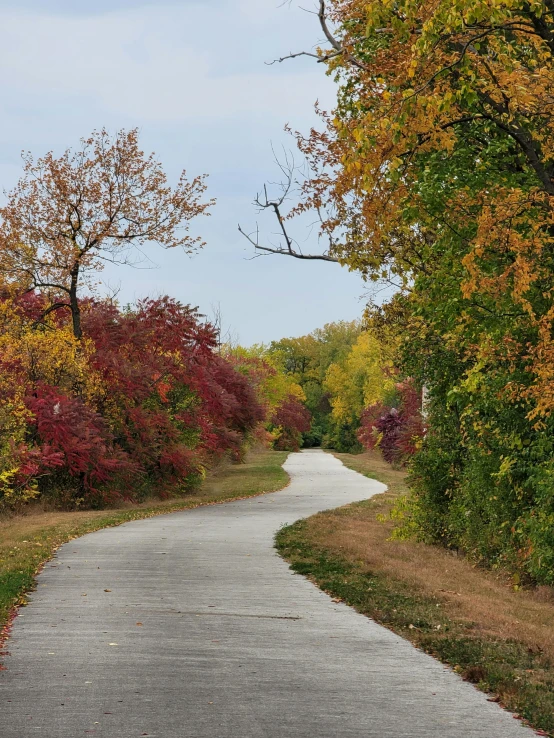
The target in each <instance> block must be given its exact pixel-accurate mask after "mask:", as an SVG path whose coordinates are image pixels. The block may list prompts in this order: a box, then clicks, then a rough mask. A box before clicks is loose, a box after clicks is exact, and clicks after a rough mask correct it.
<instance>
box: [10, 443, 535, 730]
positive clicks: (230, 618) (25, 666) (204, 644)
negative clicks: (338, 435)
mask: <svg viewBox="0 0 554 738" xmlns="http://www.w3.org/2000/svg"><path fill="white" fill-rule="evenodd" d="M286 469H287V471H288V472H289V473H290V475H291V477H292V483H291V484H290V486H289V487H288V488H287V489H286V490H284V491H282V492H277V493H275V494H271V495H267V496H264V497H261V498H254V499H251V500H243V501H240V502H235V503H230V504H227V505H219V506H215V507H205V508H197V509H195V510H192V511H188V512H182V513H174V514H172V515H166V516H163V517H157V518H152V519H149V520H143V521H136V522H132V523H127V524H125V525H123V526H121V527H119V528H111V529H107V530H102V531H98V532H97V533H92V534H90V535H87V536H84V537H83V538H80V539H78V540H76V541H73V542H71V543H68V544H67V545H65V546H63V547H62V548H61V549H60V550H59V552H58V555H57V557H56V558H55V559H54V561H52V562H51V564H49V565H47V567H46V568H45V570H44V572H43V573H42V574H41V575H40V577H39V586H38V589H37V591H36V592H35V593H34V594H33V595H32V598H31V600H32V601H31V604H30V606H29V607H27V608H25V609H24V610H22V616H21V617H18V618H17V619H16V622H15V625H14V629H13V636H12V638H11V640H10V642H9V650H10V652H11V656H10V657H9V658H8V659H7V660H6V665H7V667H8V670H7V671H4V672H0V736H1V738H30V737H31V736H40V738H80V737H81V736H93V737H94V738H97V737H101V738H140V737H141V736H150V737H151V738H153V737H154V736H155V737H156V738H408V737H409V738H477V737H479V738H525V736H528V737H529V736H531V735H534V734H533V733H532V731H530V730H528V729H525V728H524V727H523V726H522V725H521V724H520V723H519V722H518V721H516V720H514V719H513V718H512V717H511V715H509V714H508V713H505V712H503V711H502V710H501V709H500V708H499V707H498V706H497V705H495V704H493V703H490V702H487V700H486V697H485V695H483V694H481V693H479V692H477V691H476V690H475V689H474V688H473V687H472V686H471V685H469V684H467V683H465V682H463V681H462V680H461V679H459V678H458V677H457V676H456V675H455V674H453V673H451V672H449V671H448V670H447V669H445V668H444V667H443V666H441V665H440V664H439V663H438V662H436V661H434V660H433V659H431V658H430V657H428V656H426V655H425V654H423V653H421V652H419V651H417V650H416V649H415V648H413V647H412V646H411V645H410V644H409V643H407V642H406V641H404V640H402V639H401V638H399V637H398V636H396V635H394V634H393V633H391V632H390V631H388V630H386V629H384V628H382V627H380V626H378V625H376V624H375V623H373V622H372V621H371V620H368V619H367V618H365V617H363V616H362V615H358V614H357V613H355V612H354V611H353V610H351V609H350V608H348V607H346V606H345V605H342V604H336V603H333V602H332V600H331V599H330V598H329V597H328V596H327V595H325V594H323V593H322V592H320V591H319V590H318V589H317V588H316V587H314V586H313V585H312V584H310V582H308V581H307V580H306V579H304V578H303V577H300V576H297V575H294V574H292V573H291V572H290V571H289V569H288V567H287V565H286V564H285V563H284V562H283V561H282V560H281V559H280V558H279V557H278V556H277V555H276V553H275V552H274V550H273V548H272V539H273V535H274V533H275V531H276V530H277V529H278V528H279V527H280V526H281V525H282V524H283V523H291V522H293V521H294V520H297V519H298V518H302V517H306V516H308V515H310V514H312V513H314V512H316V511H318V510H324V509H328V508H331V507H337V506H339V505H344V504H346V503H348V502H352V501H355V500H360V499H364V498H368V497H370V496H371V495H373V494H376V493H378V492H381V491H382V490H383V489H384V488H383V485H381V484H379V483H378V482H373V481H370V480H368V479H366V478H365V477H362V476H361V475H359V474H356V472H353V471H350V470H348V469H346V468H345V467H343V466H342V464H341V463H340V462H339V461H337V460H336V459H335V458H333V457H332V456H329V455H326V454H324V453H322V452H320V451H310V452H304V453H302V454H292V455H291V456H290V457H289V460H288V461H287V464H286ZM106 590H108V591H106Z"/></svg>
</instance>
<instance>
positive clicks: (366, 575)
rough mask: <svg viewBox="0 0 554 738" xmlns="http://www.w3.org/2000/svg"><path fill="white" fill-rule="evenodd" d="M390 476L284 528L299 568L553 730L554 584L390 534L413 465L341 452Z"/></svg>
mask: <svg viewBox="0 0 554 738" xmlns="http://www.w3.org/2000/svg"><path fill="white" fill-rule="evenodd" d="M336 456H337V458H339V459H340V460H341V461H342V462H343V463H344V464H345V465H346V466H348V467H349V468H351V469H354V470H355V471H358V472H360V473H362V474H365V475H367V476H368V477H371V478H373V479H378V480H379V481H381V482H383V483H385V484H387V485H388V491H387V492H386V493H385V494H383V495H378V496H376V497H375V498H374V499H372V500H369V501H365V502H361V503H357V504H353V505H349V506H347V507H343V508H339V509H337V510H330V511H327V512H323V513H319V514H317V515H314V516H312V517H310V518H308V519H307V520H303V521H299V522H298V523H295V524H293V525H291V526H288V527H286V528H283V529H282V530H281V531H280V532H279V534H278V536H277V547H278V550H279V552H280V553H281V555H282V556H284V558H285V559H286V560H287V561H288V562H289V563H290V565H291V567H292V568H293V569H294V571H296V572H298V573H300V574H303V575H305V576H307V577H309V578H310V579H311V580H312V581H313V582H314V583H315V584H317V585H318V586H319V587H321V588H322V589H323V590H324V591H326V592H328V593H329V594H330V595H332V597H334V598H337V599H339V600H341V601H344V602H345V603H347V604H348V605H351V606H352V607H354V608H355V609H356V610H358V611H359V612H361V613H363V614H364V615H367V616H368V617H371V618H373V619H374V620H375V621H377V622H378V623H381V624H382V625H384V626H385V627H387V628H389V629H391V630H393V631H395V632H396V633H398V634H399V635H401V636H403V637H404V638H407V639H408V640H410V641H411V642H412V643H414V644H415V645H416V646H417V647H419V648H421V649H423V650H424V651H426V652H427V653H429V654H431V655H432V656H434V657H435V658H437V659H439V660H440V661H442V662H444V663H446V664H449V665H450V666H451V667H452V668H453V669H454V670H455V671H456V672H457V673H459V674H460V675H461V676H462V677H463V678H464V679H466V680H468V681H470V682H472V683H474V684H475V685H476V686H477V687H478V688H479V689H481V690H483V691H485V692H488V693H490V695H491V697H490V699H493V700H494V701H497V702H499V703H500V704H501V705H503V706H504V707H506V708H507V709H509V710H511V711H512V712H514V713H515V714H516V715H519V716H520V717H521V718H522V719H524V720H526V721H528V722H529V723H530V724H531V725H532V726H533V727H534V728H535V729H537V730H542V731H544V732H543V733H542V734H543V735H549V736H554V630H553V628H552V623H553V622H554V590H552V589H551V588H550V587H537V588H533V589H525V588H521V587H519V586H517V585H515V586H514V580H513V579H512V578H510V577H509V575H507V574H506V573H505V572H499V573H493V572H490V571H487V570H484V569H482V568H479V567H477V566H474V565H472V564H471V563H470V562H469V561H468V560H467V559H466V558H465V557H463V556H458V555H456V554H455V553H454V552H449V551H447V550H445V549H444V548H443V547H441V546H435V545H427V544H424V543H419V542H416V541H413V540H407V541H406V540H396V539H394V538H392V539H391V536H392V535H393V532H394V527H395V523H394V521H393V520H391V519H390V513H391V511H392V510H393V509H394V505H395V503H396V502H397V501H398V499H399V498H402V497H403V496H405V495H406V493H407V491H408V490H407V486H406V474H405V472H403V471H399V470H394V469H392V468H391V467H390V466H389V464H387V463H386V462H384V461H383V460H382V458H381V456H380V454H378V453H377V452H369V453H364V454H360V455H350V454H336Z"/></svg>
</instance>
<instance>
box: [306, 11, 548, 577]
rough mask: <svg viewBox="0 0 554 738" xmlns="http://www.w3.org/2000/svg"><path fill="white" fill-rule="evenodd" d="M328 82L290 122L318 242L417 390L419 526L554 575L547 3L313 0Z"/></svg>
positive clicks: (536, 573)
mask: <svg viewBox="0 0 554 738" xmlns="http://www.w3.org/2000/svg"><path fill="white" fill-rule="evenodd" d="M319 19H320V23H321V25H322V29H323V32H324V35H325V37H326V40H327V43H326V46H325V47H323V48H321V49H319V50H318V51H317V53H316V56H317V57H318V59H319V60H322V61H324V62H325V64H326V65H327V68H328V71H329V73H330V74H331V75H333V76H335V78H336V79H337V80H338V82H339V95H338V102H337V107H336V109H335V110H334V111H333V112H332V113H330V114H328V115H324V127H323V130H321V131H316V130H313V131H312V132H311V133H310V134H309V135H307V136H302V135H300V134H298V143H299V146H300V148H301V150H302V151H303V152H304V154H305V155H306V157H307V158H308V162H309V164H310V168H311V170H312V171H313V172H315V174H314V176H312V177H310V178H309V179H307V180H306V181H305V182H304V185H303V188H302V192H303V199H302V202H301V203H300V204H299V206H298V207H297V208H296V211H295V212H299V211H302V210H307V209H309V208H315V209H316V210H317V211H318V212H319V213H326V216H325V217H324V219H323V222H322V226H321V228H322V233H323V234H324V235H326V236H327V237H329V242H330V243H331V248H330V252H329V253H330V255H331V256H333V257H334V258H336V259H338V260H339V261H340V262H341V263H343V264H345V265H347V266H348V267H350V268H352V269H357V270H360V271H361V272H362V274H364V275H365V276H366V277H367V278H368V279H373V280H377V281H379V280H385V281H387V282H392V283H393V284H395V285H396V286H397V288H398V290H399V291H398V293H397V295H396V296H395V297H394V298H393V299H392V300H391V301H390V302H389V303H387V304H385V305H384V306H382V307H381V308H379V309H374V308H372V309H371V310H369V311H368V316H367V317H368V321H369V322H370V324H371V326H372V327H373V329H374V330H381V329H382V328H383V327H387V329H389V330H393V329H394V330H395V331H397V333H398V334H399V337H400V352H399V361H400V363H401V368H402V371H403V373H404V375H405V376H413V377H414V378H415V379H416V380H417V381H418V382H419V384H420V386H421V385H423V384H425V386H426V387H427V388H428V390H429V393H428V405H427V416H428V417H427V423H428V431H427V435H426V439H425V442H424V443H423V445H422V447H421V449H420V450H418V453H417V454H416V457H415V461H414V466H413V486H414V490H415V495H416V497H415V507H414V508H413V513H412V514H413V518H412V519H413V522H414V523H415V525H416V528H418V529H419V531H420V533H421V535H423V536H425V537H428V538H431V539H432V540H440V541H444V542H445V543H447V544H448V545H453V546H457V547H460V548H463V549H464V550H466V551H468V552H469V553H471V555H473V556H475V557H476V558H483V559H486V560H487V561H489V562H498V561H500V562H504V563H506V562H508V563H509V564H510V565H513V566H516V567H519V568H520V569H524V570H525V571H527V572H528V573H530V574H531V575H532V576H533V577H535V578H536V579H537V580H540V581H549V582H552V581H554V538H553V534H552V530H554V503H553V499H554V498H553V496H552V481H551V480H552V474H553V472H554V468H553V462H552V459H553V458H554V446H553V441H552V439H553V437H554V421H553V418H552V411H553V409H554V340H553V339H554V280H553V278H552V274H553V271H554V248H553V245H554V242H553V238H554V222H553V215H554V210H553V204H554V199H553V198H554V117H553V116H552V112H553V111H552V105H553V100H554V99H553V96H552V90H553V89H554V3H552V2H551V1H550V0H541V1H535V0H531V1H528V0H438V2H430V0H395V1H394V2H392V1H389V0H386V1H385V2H383V1H382V0H379V1H378V0H369V1H368V0H330V1H329V2H326V0H320V12H319Z"/></svg>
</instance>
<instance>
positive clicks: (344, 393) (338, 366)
mask: <svg viewBox="0 0 554 738" xmlns="http://www.w3.org/2000/svg"><path fill="white" fill-rule="evenodd" d="M391 369H392V364H391V362H390V361H387V360H386V359H385V357H384V351H383V349H382V347H381V345H380V343H379V341H378V340H377V339H376V338H375V337H374V336H373V335H372V334H371V333H370V332H368V331H366V332H363V333H361V334H360V336H359V338H358V340H357V341H356V343H355V344H354V346H353V347H352V349H351V351H350V353H349V354H348V355H347V357H346V359H345V360H344V361H342V362H340V363H335V364H331V366H330V367H329V369H328V370H327V374H326V376H325V383H324V386H325V388H326V389H327V390H328V391H329V392H330V394H331V406H332V408H333V412H332V414H333V418H334V419H335V420H337V421H340V422H348V421H351V420H353V419H355V418H357V417H359V415H360V413H361V411H362V410H363V408H364V407H367V406H368V405H372V404H374V403H375V402H378V401H379V400H381V399H383V397H384V395H385V394H386V392H388V391H390V390H392V389H393V387H394V380H393V379H392V378H391V376H390V370H391Z"/></svg>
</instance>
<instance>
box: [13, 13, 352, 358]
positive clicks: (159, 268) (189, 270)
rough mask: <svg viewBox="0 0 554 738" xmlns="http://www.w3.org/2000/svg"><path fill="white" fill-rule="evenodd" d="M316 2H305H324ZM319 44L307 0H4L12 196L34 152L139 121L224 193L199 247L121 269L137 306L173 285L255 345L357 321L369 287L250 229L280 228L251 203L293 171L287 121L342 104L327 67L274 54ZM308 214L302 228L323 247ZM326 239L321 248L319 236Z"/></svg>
mask: <svg viewBox="0 0 554 738" xmlns="http://www.w3.org/2000/svg"><path fill="white" fill-rule="evenodd" d="M314 3H315V0H305V2H304V7H305V8H306V9H307V10H312V9H313V7H312V5H313V4H314ZM319 41H320V31H319V28H318V25H317V18H316V17H315V16H314V15H313V14H311V13H309V12H306V10H302V9H301V8H300V7H299V6H298V5H297V4H296V3H295V0H292V2H290V3H288V2H287V3H285V4H283V3H282V2H281V0H202V1H201V2H191V1H190V0H156V1H155V2H146V1H143V0H0V66H1V68H2V70H3V75H2V94H1V95H0V110H1V113H0V115H1V120H2V125H1V126H0V184H1V187H0V190H4V191H9V190H10V189H11V188H12V187H14V186H15V184H16V182H17V180H18V179H19V177H20V176H21V171H22V164H21V151H22V150H26V151H31V152H32V153H33V154H34V155H35V156H42V155H43V154H45V153H46V152H47V151H50V150H52V151H54V152H55V153H56V154H61V153H62V152H63V151H64V150H65V149H66V148H72V147H76V146H78V145H79V140H80V139H81V138H82V137H85V136H87V135H88V134H89V133H90V132H91V131H92V130H94V129H98V128H101V127H106V128H107V129H108V130H110V131H114V132H115V131H117V130H119V129H121V128H125V129H128V128H134V127H138V128H139V130H140V139H141V145H142V147H143V148H144V149H145V150H146V151H147V152H148V153H149V152H150V151H154V152H155V153H156V155H157V157H158V158H159V160H160V161H161V162H162V164H163V166H164V168H165V170H166V172H167V173H168V177H169V179H170V181H171V182H172V183H175V182H176V180H177V178H178V176H179V174H180V172H181V171H182V170H183V169H186V170H187V173H188V175H189V176H190V177H191V178H192V177H193V176H194V175H196V174H201V173H206V174H208V175H209V177H208V195H209V196H210V197H215V198H216V199H217V205H216V207H215V208H214V209H213V211H212V215H211V216H210V217H209V218H201V219H199V220H198V221H196V223H195V224H194V225H193V228H192V230H193V232H194V233H195V234H198V235H201V236H202V237H203V238H204V240H206V242H207V245H206V246H205V248H204V249H203V251H202V252H200V253H199V254H198V255H196V256H194V257H192V258H191V257H189V256H187V255H186V254H184V253H183V252H182V251H177V250H171V251H163V250H161V249H159V248H158V247H156V246H155V245H153V246H152V248H151V249H150V251H149V256H150V258H151V259H152V262H153V263H154V264H155V265H156V268H152V269H133V268H131V267H117V268H116V267H111V268H110V269H109V270H107V271H106V272H104V273H103V280H104V283H105V287H104V288H105V289H106V290H107V291H114V290H118V291H119V292H118V299H119V300H120V301H121V302H122V303H127V302H133V301H134V300H136V299H138V298H141V297H145V296H147V295H151V296H159V295H162V294H169V295H171V296H173V297H175V298H177V299H178V300H180V301H181V302H183V303H187V304H191V305H195V306H196V305H197V306H199V307H200V309H201V311H202V312H203V313H204V314H206V315H208V316H211V315H212V314H213V310H214V308H215V307H216V306H219V309H220V311H221V314H222V317H223V322H224V326H225V327H226V328H228V329H230V331H231V333H232V335H233V337H234V339H235V340H239V341H240V342H241V343H243V344H244V345H249V344H252V343H258V342H265V343H267V342H269V341H271V340H278V339H279V338H282V337H285V336H298V335H303V334H305V333H308V332H310V331H312V330H314V329H315V328H317V327H320V326H323V325H324V324H325V323H327V322H331V321H334V320H353V319H355V318H357V317H359V316H360V315H361V313H362V310H363V307H364V303H365V301H364V299H363V295H364V292H365V287H364V284H363V282H362V280H361V278H360V277H359V275H357V274H355V273H350V272H348V271H347V270H346V269H344V268H341V267H340V266H338V265H336V264H330V263H324V262H301V261H298V260H295V259H289V258H285V257H281V256H268V257H263V258H256V259H252V256H253V249H252V247H251V246H250V245H249V244H248V243H247V242H246V241H245V240H244V238H243V237H242V236H241V235H240V234H239V233H238V229H237V226H238V224H239V223H240V224H241V225H242V226H243V228H245V230H252V229H253V228H254V227H255V226H256V223H257V222H259V224H260V229H261V232H262V233H263V234H266V235H267V237H268V238H271V234H272V233H273V232H274V230H275V225H274V223H273V221H272V220H271V219H269V218H268V217H267V214H264V215H262V216H260V215H259V214H258V213H257V211H256V209H255V208H254V207H253V204H252V201H253V198H254V196H255V195H256V192H257V191H259V190H260V188H261V187H262V186H263V184H264V182H267V181H275V180H276V179H278V175H279V172H278V171H277V168H276V165H275V162H274V159H273V153H272V148H273V149H274V150H276V151H282V150H283V147H284V148H285V149H294V141H293V140H292V139H291V137H290V136H288V135H287V134H285V132H284V130H283V129H284V126H285V124H287V123H288V124H290V126H291V127H292V128H293V129H296V130H302V131H308V130H309V128H310V126H312V125H314V124H317V123H318V119H317V117H316V115H315V113H314V103H315V101H316V100H319V102H320V104H321V106H322V107H323V108H325V109H330V108H331V107H332V106H333V101H334V92H335V91H334V85H333V82H332V81H331V80H330V79H328V78H327V77H326V76H325V74H324V70H323V68H322V66H321V65H318V64H317V63H315V62H314V61H313V60H309V59H307V58H300V59H297V60H294V61H289V62H286V63H284V64H275V65H268V64H267V63H266V62H268V61H271V60H273V59H275V58H278V57H281V56H283V55H285V54H287V53H289V52H291V51H298V50H306V49H310V48H312V47H313V46H314V45H316V44H317V43H318V42H319ZM312 230H313V229H309V228H308V224H307V223H300V224H299V225H298V227H297V230H295V235H296V236H297V237H298V239H299V241H300V243H301V245H302V247H303V248H304V249H305V250H309V248H310V243H311V242H312V241H313V238H314V237H315V236H314V234H313V232H312ZM314 247H317V244H315V245H314Z"/></svg>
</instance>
